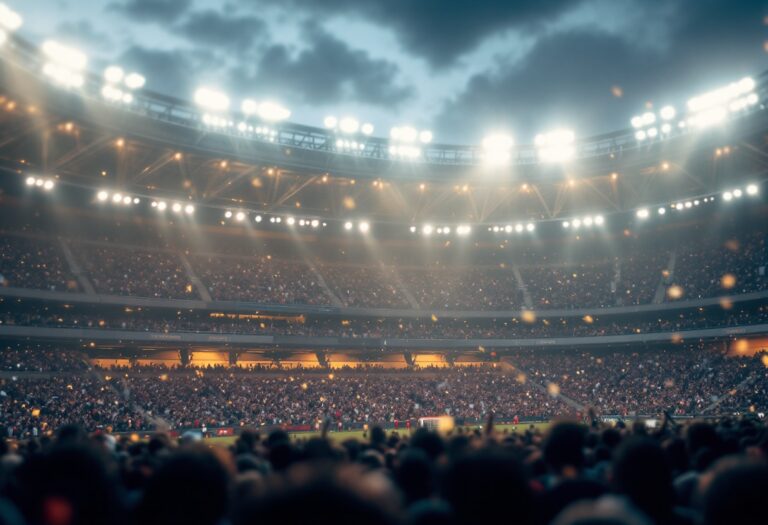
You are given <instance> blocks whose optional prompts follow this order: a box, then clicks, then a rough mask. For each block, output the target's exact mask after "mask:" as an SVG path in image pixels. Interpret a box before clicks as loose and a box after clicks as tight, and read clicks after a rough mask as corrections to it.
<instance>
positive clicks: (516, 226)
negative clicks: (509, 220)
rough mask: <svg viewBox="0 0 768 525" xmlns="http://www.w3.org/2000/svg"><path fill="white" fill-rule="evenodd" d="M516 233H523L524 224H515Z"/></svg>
mask: <svg viewBox="0 0 768 525" xmlns="http://www.w3.org/2000/svg"><path fill="white" fill-rule="evenodd" d="M515 231H516V232H517V233H522V231H523V225H522V224H515Z"/></svg>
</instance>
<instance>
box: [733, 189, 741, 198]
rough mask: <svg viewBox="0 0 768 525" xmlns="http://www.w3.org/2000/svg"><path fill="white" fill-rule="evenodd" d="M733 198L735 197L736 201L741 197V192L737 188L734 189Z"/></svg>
mask: <svg viewBox="0 0 768 525" xmlns="http://www.w3.org/2000/svg"><path fill="white" fill-rule="evenodd" d="M733 196H734V197H736V198H737V199H738V198H741V196H742V193H741V190H740V189H739V188H736V189H735V190H733Z"/></svg>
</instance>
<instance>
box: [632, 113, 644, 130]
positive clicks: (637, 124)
mask: <svg viewBox="0 0 768 525" xmlns="http://www.w3.org/2000/svg"><path fill="white" fill-rule="evenodd" d="M629 123H630V124H632V127H633V128H641V127H643V117H641V116H640V115H635V116H634V117H632V120H630V121H629Z"/></svg>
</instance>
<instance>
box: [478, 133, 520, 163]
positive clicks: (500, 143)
mask: <svg viewBox="0 0 768 525" xmlns="http://www.w3.org/2000/svg"><path fill="white" fill-rule="evenodd" d="M514 143H515V142H514V140H513V139H512V137H511V136H509V135H506V134H504V133H493V134H491V135H488V136H486V137H485V138H484V139H483V161H484V162H486V163H487V164H490V165H493V166H498V165H503V164H507V163H509V161H510V159H511V158H512V153H511V150H512V146H513V145H514Z"/></svg>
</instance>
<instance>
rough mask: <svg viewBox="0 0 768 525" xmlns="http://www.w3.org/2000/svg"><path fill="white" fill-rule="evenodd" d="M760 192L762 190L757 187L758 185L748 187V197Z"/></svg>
mask: <svg viewBox="0 0 768 525" xmlns="http://www.w3.org/2000/svg"><path fill="white" fill-rule="evenodd" d="M759 192H760V188H758V187H757V184H749V185H748V186H747V195H757V194H758V193H759Z"/></svg>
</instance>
